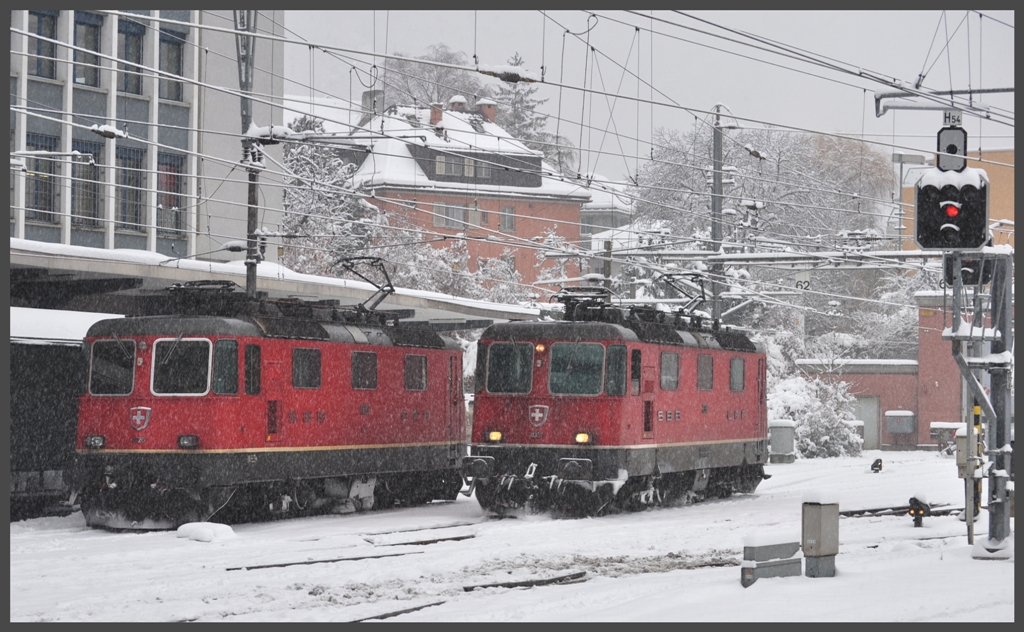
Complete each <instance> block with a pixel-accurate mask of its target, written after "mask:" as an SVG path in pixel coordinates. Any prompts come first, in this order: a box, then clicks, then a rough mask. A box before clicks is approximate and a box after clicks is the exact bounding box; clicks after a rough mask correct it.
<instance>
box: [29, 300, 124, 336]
mask: <svg viewBox="0 0 1024 632" xmlns="http://www.w3.org/2000/svg"><path fill="white" fill-rule="evenodd" d="M108 318H124V316H123V315H121V314H104V313H99V312H74V311H65V310H57V309H36V308H32V307H14V306H11V338H31V339H36V340H77V341H81V340H82V339H83V338H85V334H86V332H88V331H89V327H92V326H93V324H95V323H97V322H99V321H101V320H106V319H108Z"/></svg>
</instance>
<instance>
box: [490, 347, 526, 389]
mask: <svg viewBox="0 0 1024 632" xmlns="http://www.w3.org/2000/svg"><path fill="white" fill-rule="evenodd" d="M532 389H533V343H529V342H516V343H514V344H513V343H511V342H494V343H491V346H490V348H489V349H488V350H487V392H489V393H529V392H530V391H531V390H532Z"/></svg>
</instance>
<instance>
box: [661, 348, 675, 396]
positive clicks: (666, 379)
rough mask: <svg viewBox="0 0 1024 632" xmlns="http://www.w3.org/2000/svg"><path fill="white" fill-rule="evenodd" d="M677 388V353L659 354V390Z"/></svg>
mask: <svg viewBox="0 0 1024 632" xmlns="http://www.w3.org/2000/svg"><path fill="white" fill-rule="evenodd" d="M678 388H679V354H678V353H670V352H665V353H662V354H661V390H663V391H674V390H676V389H678Z"/></svg>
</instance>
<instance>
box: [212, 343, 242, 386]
mask: <svg viewBox="0 0 1024 632" xmlns="http://www.w3.org/2000/svg"><path fill="white" fill-rule="evenodd" d="M213 392H214V393H216V394H218V395H237V394H238V341H237V340H218V341H217V342H215V343H213Z"/></svg>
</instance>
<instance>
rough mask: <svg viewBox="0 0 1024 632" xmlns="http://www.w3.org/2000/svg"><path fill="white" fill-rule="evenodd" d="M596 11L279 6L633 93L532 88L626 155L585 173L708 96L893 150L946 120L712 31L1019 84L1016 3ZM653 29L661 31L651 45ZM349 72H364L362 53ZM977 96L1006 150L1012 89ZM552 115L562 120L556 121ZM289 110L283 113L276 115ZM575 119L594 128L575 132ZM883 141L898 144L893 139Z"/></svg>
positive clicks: (397, 48) (550, 107)
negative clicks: (981, 7)
mask: <svg viewBox="0 0 1024 632" xmlns="http://www.w3.org/2000/svg"><path fill="white" fill-rule="evenodd" d="M596 13H597V17H596V18H593V17H589V14H588V13H585V12H582V11H576V12H571V11H552V12H548V13H547V14H546V15H547V18H545V15H544V14H541V13H540V12H537V11H479V12H474V11H412V12H409V11H375V12H374V11H287V12H286V13H285V26H286V27H287V28H288V29H290V30H291V31H293V32H294V33H293V35H294V36H295V37H296V38H298V37H299V36H301V38H305V39H306V40H309V41H311V42H315V43H318V44H325V45H332V46H339V47H345V48H350V49H354V50H360V51H367V52H378V53H384V52H387V53H389V54H394V53H402V54H406V55H410V56H419V55H423V54H426V53H427V52H428V47H429V46H430V45H431V44H437V43H444V44H446V45H448V47H449V48H451V49H453V50H457V51H462V52H464V53H465V54H466V55H467V57H469V58H470V59H472V57H473V55H474V53H475V54H476V55H477V56H478V58H479V63H480V64H486V65H500V64H505V63H506V62H507V60H508V58H509V57H511V56H512V55H513V54H514V53H516V52H518V53H519V54H520V56H521V57H522V58H523V59H524V60H525V62H526V64H525V65H526V67H527V68H528V69H530V70H531V71H534V72H536V73H539V72H540V67H541V66H542V65H543V66H545V79H546V80H547V81H549V82H554V83H562V84H565V85H566V86H572V87H573V88H582V87H583V86H584V82H585V84H586V87H587V88H590V87H591V86H593V87H595V88H596V89H597V90H603V91H605V92H609V93H616V94H619V95H622V96H624V97H630V98H631V99H629V100H627V99H612V98H609V97H605V96H602V95H593V96H592V97H586V99H585V103H584V102H583V92H582V91H580V90H578V89H571V88H568V87H565V88H562V89H561V90H560V89H559V88H558V87H555V86H553V85H552V86H542V87H541V89H540V90H539V91H538V93H537V96H538V97H541V98H548V99H549V100H548V101H547V103H546V104H544V106H542V108H541V109H542V111H543V112H544V113H546V114H549V115H551V119H550V120H549V131H552V132H554V131H556V130H557V131H558V132H560V133H561V134H562V135H564V136H566V137H568V138H569V139H570V140H571V141H572V142H573V143H574V144H576V145H578V146H581V147H582V148H583V149H585V150H586V149H588V148H589V149H600V150H602V151H605V152H615V153H623V154H626V155H628V156H631V157H630V158H628V159H624V158H622V157H617V156H607V155H605V156H604V157H602V158H601V159H600V162H597V157H596V155H590V154H587V153H584V154H583V157H582V160H581V163H582V166H583V168H584V169H583V170H584V171H598V172H600V173H603V174H604V175H606V176H608V177H611V178H614V179H618V178H622V177H624V176H626V175H627V172H628V171H629V172H631V171H632V169H633V168H634V167H635V164H636V159H635V158H633V157H632V156H635V155H636V153H637V147H636V144H635V143H633V141H631V140H629V139H626V138H619V137H616V136H615V133H616V132H618V134H619V135H620V136H621V137H627V136H628V137H631V138H632V137H637V136H639V139H640V143H639V146H640V150H639V151H640V153H641V154H642V155H646V153H647V152H649V151H650V145H649V144H646V143H649V141H650V137H651V130H652V128H653V127H668V128H676V129H689V128H691V127H692V126H693V125H694V124H695V116H696V117H699V118H701V119H703V118H704V117H705V116H706V114H705V112H706V111H708V110H711V109H712V108H713V107H714V106H715V104H716V103H721V104H723V105H724V106H726V107H727V108H728V109H729V110H730V111H731V112H732V113H733V114H734V115H736V116H737V117H740V118H745V119H753V120H752V121H740V124H742V125H745V126H752V127H760V126H761V125H762V123H768V124H773V125H782V126H794V127H798V128H803V129H809V130H813V131H820V132H840V133H847V134H857V135H859V134H861V133H863V134H865V137H866V138H867V139H869V140H875V141H880V142H883V143H887V144H895V145H897V146H898V147H897V148H896V149H895V151H902V152H908V151H914V150H916V151H919V152H921V153H926V154H927V153H930V152H933V151H934V149H935V143H936V141H935V133H936V132H937V131H938V129H939V128H940V127H941V126H942V112H941V111H939V110H936V111H920V110H918V111H914V110H899V111H889V112H887V113H885V114H883V115H882V116H881V117H876V116H875V102H874V94H875V92H876V91H878V90H888V89H889V88H887V87H886V86H884V85H882V84H880V83H878V82H876V81H871V80H868V79H865V78H862V77H857V76H853V75H850V74H843V73H840V72H836V71H834V70H830V69H827V68H822V67H821V66H818V65H812V64H809V63H805V62H803V61H799V60H796V59H793V58H791V57H783V56H780V55H777V54H774V53H773V52H769V51H778V50H779V49H778V48H772V47H764V46H763V47H762V49H760V50H759V49H757V48H753V47H751V46H746V45H742V44H739V43H737V42H739V41H743V42H748V43H753V42H752V40H750V39H747V38H744V37H742V36H740V35H738V34H736V33H729V32H727V31H725V30H723V29H722V28H718V27H725V28H728V29H734V30H738V31H745V32H746V33H750V34H754V35H758V36H761V37H763V38H768V39H771V40H774V41H775V42H777V43H780V44H785V45H788V46H790V47H796V48H799V49H802V50H803V51H807V52H811V53H816V54H817V55H820V56H825V57H828V58H831V60H834V61H835V62H837V63H840V64H841V65H843V67H853V68H862V69H864V70H865V71H872V72H874V73H877V74H881V75H885V76H887V77H890V78H895V79H899V80H902V81H903V82H905V83H906V84H910V85H913V83H914V81H915V80H916V79H917V78H918V75H919V74H921V73H922V72H924V74H925V77H924V83H923V85H922V89H923V90H931V91H938V90H949V89H951V88H952V89H955V90H962V89H967V88H972V89H978V88H981V89H991V88H1012V87H1013V85H1014V68H1013V66H1014V62H1013V59H1014V46H1013V25H1014V14H1013V12H1012V11H993V12H987V11H982V12H981V13H983V14H984V16H985V17H980V16H979V14H978V13H975V12H971V13H970V14H969V15H968V13H967V12H966V11H964V10H958V11H949V12H946V13H945V20H944V19H943V17H944V14H943V12H942V11H884V12H874V11H857V12H846V11H842V12H840V11H820V12H788V11H768V12H761V11H727V12H705V11H698V12H692V13H688V14H687V15H682V14H679V13H672V12H661V13H659V12H656V13H654V15H653V19H652V18H651V17H649V16H648V14H647V13H646V12H645V13H643V14H642V15H636V14H630V13H627V12H609V11H597V12H596ZM965 17H966V18H967V19H966V20H965ZM659 20H663V21H659ZM701 20H706V21H701ZM668 22H672V23H675V24H670V23H668ZM624 23H625V24H624ZM634 25H635V26H639V27H640V29H641V30H640V31H639V32H638V31H637V30H636V28H635V26H634ZM588 26H589V27H590V30H589V32H587V29H588ZM652 27H653V29H654V31H655V32H656V34H655V35H654V37H653V52H652V37H651V32H650V30H651V28H652ZM683 27H686V28H683ZM566 29H568V30H569V31H571V33H569V34H567V33H566ZM573 33H575V34H578V35H574V34H573ZM947 34H948V40H949V45H948V47H947V46H946V41H947ZM713 35H721V36H725V37H729V38H731V39H732V40H735V41H728V40H725V39H722V38H720V37H714V36H713ZM563 42H564V46H563ZM588 42H589V45H590V46H591V47H593V48H594V49H595V51H596V53H594V54H591V55H590V56H587V54H586V53H587V43H588ZM257 54H258V53H257ZM595 57H596V59H597V64H596V65H595V64H594V62H593V60H594V59H595ZM351 59H356V58H355V57H352V58H351ZM367 59H369V58H367V57H363V58H362V59H361V60H360V61H361V62H365V60H367ZM652 59H653V70H652ZM310 63H311V60H310V53H309V48H308V47H300V46H288V47H286V52H285V75H286V77H287V78H288V79H289V83H288V84H287V85H286V88H285V92H286V94H298V95H308V89H307V88H305V87H304V86H306V85H308V78H309V74H310V72H309V71H310ZM370 63H372V61H371V62H370ZM377 63H378V64H379V65H382V64H383V60H382V59H380V58H378V59H377ZM585 63H586V68H587V70H586V71H584V64H585ZM638 64H639V65H638ZM773 64H774V65H773ZM312 66H313V69H314V72H313V75H314V78H315V86H316V88H317V90H318V91H320V92H321V94H325V95H332V96H336V97H340V98H348V97H349V94H350V90H351V95H352V98H353V99H354V100H355V101H357V102H358V101H359V98H360V95H361V93H362V91H363V90H364V89H366V87H364V86H363V85H361V84H360V83H359V81H357V80H356V79H355V78H354V75H353V73H350V68H351V66H350V65H349V64H348V63H345V62H343V61H339V60H337V59H332V58H331V57H329V56H328V55H326V54H324V53H320V52H318V53H316V54H315V55H314V58H313V60H312ZM356 66H358V67H361V68H364V69H365V68H366V67H367V63H356ZM622 66H625V67H626V68H627V69H628V70H629V71H630V72H632V73H635V74H639V76H640V77H641V79H642V80H643V82H649V83H651V84H653V97H652V89H651V88H650V87H648V86H647V85H639V86H638V82H637V80H636V79H635V78H634V77H631V76H628V75H627V76H625V77H624V78H623V70H622ZM350 77H353V78H352V80H351V81H350ZM485 79H487V80H488V81H496V80H492V79H490V78H486V77H485ZM364 80H365V79H364ZM291 81H294V82H296V83H291ZM350 85H351V88H350ZM467 96H470V95H467ZM638 96H639V97H640V98H641V99H652V98H653V100H654V101H656V102H658V103H663V104H671V103H673V102H675V103H677V104H678V105H679V106H682V108H689V110H687V109H680V108H679V107H666V106H661V105H656V106H653V107H652V106H651V105H649V104H647V103H641V104H640V105H639V108H638V104H637V102H636V101H635V100H634V99H635V98H636V97H638ZM470 99H472V97H471V96H470ZM974 99H975V102H977V101H979V100H980V101H982V102H983V103H984V104H986V105H988V106H989V107H991V108H992V110H991V111H992V112H993V113H994V114H996V115H1002V117H1001V118H1002V120H1003V121H1008V123H1009V124H1003V123H998V122H993V121H985V122H981V120H980V119H979V118H977V117H973V116H970V115H968V114H965V116H964V127H965V128H966V129H967V132H968V135H969V141H968V147H969V148H970V149H971V150H976V149H978V148H979V146H980V147H982V148H985V149H993V148H998V147H1012V146H1013V126H1012V125H1013V94H1012V93H1010V94H985V95H981V96H980V97H977V96H976V97H974ZM915 102H916V103H922V102H921V101H920V100H915ZM883 103H887V104H895V103H896V101H894V100H886V101H884V102H883ZM904 103H910V102H909V101H904ZM559 111H560V112H561V119H562V121H561V124H560V125H559V124H558V122H557V121H556V120H555V117H556V115H558V113H559ZM610 111H613V114H612V115H611V116H609V112H610ZM652 114H653V123H652ZM289 118H290V117H289V116H287V115H286V121H287V120H289ZM580 121H583V122H585V123H586V124H588V125H590V126H591V127H592V129H591V130H590V131H589V132H587V131H583V132H582V133H581V128H580V126H579V122H580ZM645 144H646V145H645ZM879 149H880V151H883V152H884V153H890V152H891V151H894V150H893V148H892V147H887V146H880V147H879Z"/></svg>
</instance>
